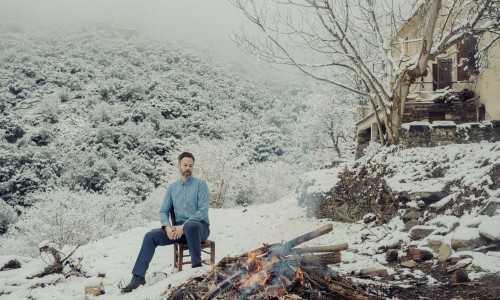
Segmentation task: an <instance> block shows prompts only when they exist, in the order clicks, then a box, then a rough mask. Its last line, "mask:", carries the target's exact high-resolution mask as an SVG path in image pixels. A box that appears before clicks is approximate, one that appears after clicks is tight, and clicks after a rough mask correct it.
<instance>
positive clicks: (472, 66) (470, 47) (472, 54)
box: [467, 36, 477, 74]
mask: <svg viewBox="0 0 500 300" xmlns="http://www.w3.org/2000/svg"><path fill="white" fill-rule="evenodd" d="M476 54H477V39H476V37H474V36H469V37H468V38H467V58H468V59H469V65H468V67H469V68H468V71H469V74H475V73H477V66H476Z"/></svg>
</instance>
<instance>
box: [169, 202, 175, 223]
mask: <svg viewBox="0 0 500 300" xmlns="http://www.w3.org/2000/svg"><path fill="white" fill-rule="evenodd" d="M170 223H171V225H172V226H175V211H174V206H173V205H172V208H170Z"/></svg>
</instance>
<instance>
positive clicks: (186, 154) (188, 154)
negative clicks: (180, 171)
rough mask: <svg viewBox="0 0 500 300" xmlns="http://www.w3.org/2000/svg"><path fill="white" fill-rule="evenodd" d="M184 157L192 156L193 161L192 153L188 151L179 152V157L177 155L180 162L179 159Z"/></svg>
mask: <svg viewBox="0 0 500 300" xmlns="http://www.w3.org/2000/svg"><path fill="white" fill-rule="evenodd" d="M184 157H189V158H192V159H193V162H194V155H193V154H191V153H189V152H182V153H181V154H179V157H178V160H179V163H181V160H182V159H183V158H184Z"/></svg>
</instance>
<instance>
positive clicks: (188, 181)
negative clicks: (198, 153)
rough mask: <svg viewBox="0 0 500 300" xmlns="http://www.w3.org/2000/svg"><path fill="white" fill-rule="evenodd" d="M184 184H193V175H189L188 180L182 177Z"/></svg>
mask: <svg viewBox="0 0 500 300" xmlns="http://www.w3.org/2000/svg"><path fill="white" fill-rule="evenodd" d="M181 182H182V185H191V182H193V176H189V178H188V180H186V181H184V180H182V179H181Z"/></svg>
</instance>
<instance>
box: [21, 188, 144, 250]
mask: <svg viewBox="0 0 500 300" xmlns="http://www.w3.org/2000/svg"><path fill="white" fill-rule="evenodd" d="M32 197H36V198H37V199H36V200H34V201H33V202H34V203H35V204H34V205H33V206H32V207H31V208H30V209H28V210H26V212H25V213H24V214H23V215H22V216H21V219H20V220H19V221H18V222H17V223H16V230H17V231H18V235H21V236H22V237H24V238H25V239H26V240H27V241H29V242H30V243H32V244H33V245H36V244H38V243H39V242H40V241H42V240H45V239H47V240H51V241H54V242H57V243H59V244H69V245H78V244H85V243H87V242H89V241H92V240H96V239H100V238H103V237H105V236H108V235H110V234H114V233H116V232H117V231H121V230H124V229H128V228H129V227H130V226H137V224H139V222H138V219H137V217H136V214H135V211H134V209H133V207H132V206H131V205H129V204H126V202H124V201H123V198H122V197H120V196H115V195H102V194H98V193H89V192H83V191H80V192H75V191H70V190H67V189H58V190H55V191H49V192H45V193H39V194H36V195H33V196H32Z"/></svg>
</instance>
